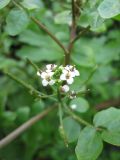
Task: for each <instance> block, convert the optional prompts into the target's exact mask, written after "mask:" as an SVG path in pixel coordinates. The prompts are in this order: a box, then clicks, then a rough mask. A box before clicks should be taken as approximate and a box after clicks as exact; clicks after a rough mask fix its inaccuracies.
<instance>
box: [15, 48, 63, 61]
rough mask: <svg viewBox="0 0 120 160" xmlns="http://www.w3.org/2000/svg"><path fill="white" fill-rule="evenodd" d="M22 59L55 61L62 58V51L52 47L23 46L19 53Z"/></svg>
mask: <svg viewBox="0 0 120 160" xmlns="http://www.w3.org/2000/svg"><path fill="white" fill-rule="evenodd" d="M16 54H17V56H19V57H20V58H22V59H26V58H29V59H31V60H32V61H36V62H39V61H44V60H45V61H53V60H60V59H61V58H62V56H63V55H62V53H60V52H59V51H58V50H54V49H52V48H51V49H50V48H47V46H46V48H40V47H30V46H29V47H23V48H21V49H20V50H19V51H18V52H17V53H16Z"/></svg>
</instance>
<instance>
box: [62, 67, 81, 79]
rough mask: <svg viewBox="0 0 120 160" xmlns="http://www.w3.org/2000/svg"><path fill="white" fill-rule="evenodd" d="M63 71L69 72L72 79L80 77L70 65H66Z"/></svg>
mask: <svg viewBox="0 0 120 160" xmlns="http://www.w3.org/2000/svg"><path fill="white" fill-rule="evenodd" d="M65 70H67V71H70V72H71V73H72V76H73V77H75V76H79V75H80V73H79V71H78V70H77V69H76V68H75V67H74V66H72V65H67V66H66V67H65Z"/></svg>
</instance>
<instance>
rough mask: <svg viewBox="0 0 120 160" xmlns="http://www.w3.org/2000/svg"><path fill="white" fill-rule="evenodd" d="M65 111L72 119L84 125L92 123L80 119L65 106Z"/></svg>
mask: <svg viewBox="0 0 120 160" xmlns="http://www.w3.org/2000/svg"><path fill="white" fill-rule="evenodd" d="M66 112H67V114H69V115H70V116H71V117H72V118H73V119H74V120H76V121H78V122H79V123H80V124H83V125H85V126H91V127H93V126H92V124H90V123H89V122H87V121H85V120H84V119H82V118H81V117H80V116H77V115H76V114H75V113H74V112H73V111H72V110H71V109H69V108H68V107H66Z"/></svg>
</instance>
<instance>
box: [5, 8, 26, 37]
mask: <svg viewBox="0 0 120 160" xmlns="http://www.w3.org/2000/svg"><path fill="white" fill-rule="evenodd" d="M6 23H7V26H6V30H7V32H8V34H9V35H11V36H15V35H17V34H19V33H21V32H22V31H23V30H24V29H25V28H26V27H27V26H28V23H29V18H28V15H27V14H26V13H25V11H23V10H17V9H14V10H11V11H10V12H9V14H8V16H7V19H6Z"/></svg>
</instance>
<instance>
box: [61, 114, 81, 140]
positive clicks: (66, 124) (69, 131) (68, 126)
mask: <svg viewBox="0 0 120 160" xmlns="http://www.w3.org/2000/svg"><path fill="white" fill-rule="evenodd" d="M63 128H64V132H65V134H66V137H67V141H68V142H69V143H71V142H74V141H76V140H77V138H78V136H79V133H80V125H79V124H78V123H77V122H76V121H75V120H73V119H72V118H71V117H66V118H64V119H63ZM73 131H74V134H73Z"/></svg>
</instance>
